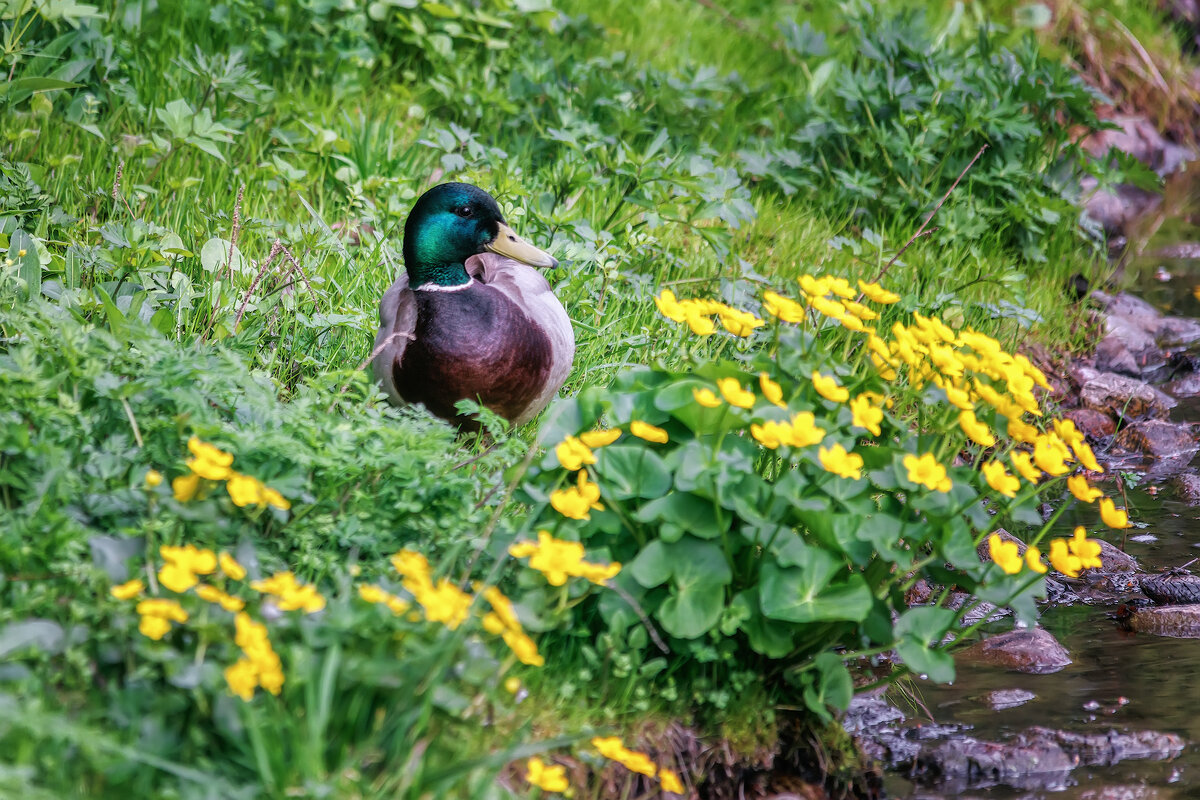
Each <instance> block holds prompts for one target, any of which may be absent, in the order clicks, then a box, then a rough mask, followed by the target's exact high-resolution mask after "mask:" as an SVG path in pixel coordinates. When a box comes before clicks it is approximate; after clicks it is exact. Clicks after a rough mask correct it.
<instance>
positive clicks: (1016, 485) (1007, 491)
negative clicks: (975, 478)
mask: <svg viewBox="0 0 1200 800" xmlns="http://www.w3.org/2000/svg"><path fill="white" fill-rule="evenodd" d="M982 472H983V477H984V479H985V480H986V481H987V483H988V486H990V487H992V488H993V489H995V490H996V491H997V492H999V493H1000V494H1002V495H1004V496H1005V497H1016V496H1017V489H1020V488H1021V481H1019V480H1017V477H1016V476H1015V475H1009V474H1008V473H1007V472H1006V471H1005V470H1004V465H1003V464H1001V463H1000V462H999V461H989V462H987V463H986V464H984V465H983V470H982Z"/></svg>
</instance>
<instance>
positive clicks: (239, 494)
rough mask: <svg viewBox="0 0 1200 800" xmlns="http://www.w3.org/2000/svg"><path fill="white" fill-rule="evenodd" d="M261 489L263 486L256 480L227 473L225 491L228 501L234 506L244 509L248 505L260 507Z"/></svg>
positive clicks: (247, 476)
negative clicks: (227, 494)
mask: <svg viewBox="0 0 1200 800" xmlns="http://www.w3.org/2000/svg"><path fill="white" fill-rule="evenodd" d="M262 488H263V485H262V484H261V483H259V481H258V479H257V478H252V477H250V476H249V475H243V474H241V473H240V472H232V471H229V472H228V480H227V481H226V482H225V489H226V491H228V492H229V499H230V500H232V501H233V504H234V505H235V506H239V507H242V508H244V507H246V506H248V505H262V503H263V497H262Z"/></svg>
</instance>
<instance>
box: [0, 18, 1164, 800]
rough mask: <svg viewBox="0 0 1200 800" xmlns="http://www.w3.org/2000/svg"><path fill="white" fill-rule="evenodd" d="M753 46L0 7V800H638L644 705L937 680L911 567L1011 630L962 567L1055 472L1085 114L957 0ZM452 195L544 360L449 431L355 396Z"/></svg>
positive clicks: (750, 34)
mask: <svg viewBox="0 0 1200 800" xmlns="http://www.w3.org/2000/svg"><path fill="white" fill-rule="evenodd" d="M722 13H724V14H726V15H729V17H728V18H725V17H723V16H722ZM795 13H796V8H795V7H794V6H781V7H780V8H768V9H758V4H751V3H749V2H744V3H740V2H739V3H732V4H729V5H727V6H726V7H725V9H723V10H721V9H719V10H716V11H714V10H712V9H711V8H708V7H707V6H702V5H699V4H685V3H683V2H682V1H681V0H658V2H651V3H649V4H646V3H627V2H625V0H569V1H563V2H558V3H554V4H552V3H551V2H550V0H485V1H484V2H469V3H468V2H458V0H448V1H447V2H421V3H418V2H416V1H415V0H382V1H381V2H371V3H349V2H347V3H318V2H305V3H295V4H262V3H257V2H250V0H227V2H223V3H219V4H215V5H214V4H211V3H202V2H199V1H198V0H181V2H175V3H162V4H154V3H147V2H143V0H119V1H118V2H115V3H112V4H109V7H106V8H104V9H101V8H99V7H96V6H91V5H87V4H79V3H59V2H39V1H38V0H6V1H5V0H0V34H2V35H0V41H2V42H3V45H2V47H0V69H3V71H4V74H5V76H6V77H7V78H8V80H7V82H6V83H4V84H3V85H0V252H4V253H6V254H7V255H6V257H5V258H4V259H3V262H2V263H3V269H2V270H0V387H3V396H4V397H5V399H6V408H5V409H4V410H3V411H0V415H2V416H3V423H4V424H3V425H2V426H0V437H2V439H0V659H2V661H3V663H0V707H3V709H4V713H3V714H0V720H2V721H0V752H3V753H5V755H4V756H3V758H2V759H0V788H2V789H3V791H4V793H6V794H12V795H14V796H23V797H31V798H33V797H62V796H97V797H107V796H130V795H133V796H171V797H186V798H198V797H222V798H232V797H259V796H269V797H282V796H289V797H298V796H299V797H308V796H312V797H317V796H330V795H333V796H343V795H346V796H362V797H389V798H392V797H424V796H470V797H503V796H535V794H533V793H536V792H538V791H539V790H538V789H536V788H533V787H534V786H540V787H541V790H542V791H544V792H547V793H548V792H552V791H562V790H564V789H565V788H566V785H567V784H568V783H569V784H571V785H572V786H573V787H574V791H575V793H576V796H589V793H590V794H591V795H599V794H600V793H601V792H602V791H603V790H602V789H601V788H600V787H601V786H606V787H608V789H609V790H612V787H614V786H617V787H623V788H620V789H619V790H620V791H627V792H633V791H635V787H636V790H637V791H649V790H654V791H657V790H660V789H661V790H663V791H667V792H672V791H676V792H681V791H684V790H685V789H687V788H689V787H694V786H696V785H697V784H698V783H699V782H701V781H703V779H704V777H705V776H704V775H701V774H696V773H695V772H694V771H693V765H690V764H688V763H678V762H676V761H675V760H674V758H673V757H671V756H669V755H668V754H667V753H666V752H665V751H664V752H663V753H657V752H656V753H654V754H653V757H650V756H648V755H646V754H643V753H642V752H640V751H639V749H638V747H637V746H636V742H634V741H633V739H632V738H631V737H632V735H633V733H634V732H635V730H636V729H637V728H638V727H639V726H640V725H642V724H643V723H645V722H646V721H647V720H650V721H651V724H653V721H654V720H661V719H665V718H668V717H672V718H676V719H682V720H684V721H685V722H687V723H689V724H693V725H696V726H697V727H699V728H700V729H701V730H702V731H705V732H710V731H715V730H717V729H718V728H719V727H720V726H721V725H723V724H725V725H727V726H728V725H737V724H738V720H739V719H760V718H761V717H762V716H764V715H769V714H770V711H771V709H773V708H774V707H775V705H776V704H777V703H781V702H782V703H784V704H786V705H789V706H797V705H803V706H805V707H806V708H807V709H808V711H809V713H810V714H811V715H812V717H813V718H814V719H817V720H820V719H830V718H831V715H832V713H833V712H835V711H836V710H837V709H838V708H842V707H844V706H845V704H846V702H848V700H849V698H850V695H851V692H852V690H853V678H852V676H851V673H850V672H849V671H848V670H847V667H846V664H847V663H850V664H851V666H853V665H854V663H855V662H856V660H857V659H865V658H871V657H875V656H878V655H879V654H882V653H886V652H889V651H892V650H893V649H894V650H896V651H897V652H898V653H899V655H900V657H901V658H902V660H903V662H904V665H905V667H903V668H907V669H911V670H913V671H917V672H921V673H925V674H928V675H929V676H930V677H931V678H933V679H935V680H946V679H948V678H950V677H951V676H952V675H953V662H952V659H951V657H950V656H949V655H948V654H947V652H946V651H947V650H948V649H949V647H950V645H952V643H953V641H954V640H958V639H961V638H963V637H965V636H968V635H969V634H970V633H971V631H972V628H971V627H963V626H962V625H961V624H960V623H961V620H962V617H963V615H964V613H965V609H959V610H958V611H955V610H951V609H950V608H948V607H945V606H943V605H941V604H940V603H939V604H937V605H932V606H926V607H919V608H914V609H907V608H906V606H905V604H904V601H903V595H904V590H905V589H906V587H907V586H909V585H910V584H911V583H913V582H915V581H916V580H918V579H920V578H922V577H924V578H928V579H930V580H932V581H933V582H935V583H937V584H939V585H947V586H948V585H951V584H957V585H959V586H963V587H966V588H969V589H971V590H972V591H973V592H974V593H975V595H976V596H977V597H979V598H980V599H982V600H987V601H989V602H993V603H998V604H1008V605H1011V606H1012V607H1013V608H1014V609H1015V610H1016V611H1017V613H1018V614H1019V615H1020V616H1022V617H1025V618H1030V617H1032V616H1033V615H1035V614H1036V609H1035V607H1034V605H1033V599H1034V597H1035V596H1036V595H1037V594H1038V591H1039V588H1040V585H1041V580H1040V575H1041V573H1042V572H1043V571H1045V570H1046V569H1047V567H1046V565H1045V564H1044V563H1043V562H1042V560H1041V559H1040V558H1039V554H1037V553H1036V551H1033V550H1031V551H1030V552H1033V553H1034V555H1030V556H1027V557H1026V559H1025V560H1022V559H1021V558H1020V557H1017V556H1015V554H1014V553H1013V552H1011V551H1010V550H1009V549H1008V548H1009V545H1007V544H1006V543H1005V542H1003V541H1002V540H1000V539H989V534H990V533H991V532H992V531H993V530H994V528H995V527H996V526H997V525H1000V524H1003V525H1005V526H1006V527H1008V528H1009V529H1010V530H1011V529H1014V528H1015V529H1018V530H1019V529H1022V527H1032V530H1031V531H1030V535H1029V536H1028V537H1027V538H1028V539H1029V540H1030V541H1031V543H1032V544H1033V545H1035V546H1037V545H1039V540H1040V539H1041V537H1042V536H1044V533H1045V530H1046V528H1047V526H1046V525H1044V524H1043V523H1042V520H1041V518H1040V516H1038V515H1037V514H1036V513H1034V509H1035V508H1036V505H1037V503H1038V501H1039V498H1041V499H1047V498H1048V499H1051V500H1057V499H1059V495H1061V494H1062V492H1061V487H1062V480H1065V479H1066V476H1067V474H1068V472H1069V471H1070V470H1071V469H1073V468H1074V464H1075V463H1081V464H1083V465H1085V466H1086V465H1088V464H1089V463H1090V461H1089V459H1090V451H1087V450H1086V445H1084V444H1082V440H1081V438H1079V436H1078V434H1077V432H1074V430H1073V428H1070V427H1068V426H1065V425H1063V424H1062V423H1060V422H1051V421H1049V419H1048V417H1042V416H1040V415H1041V414H1042V409H1041V407H1040V405H1039V401H1038V399H1037V398H1035V396H1034V387H1035V384H1037V383H1041V382H1043V381H1044V376H1043V375H1042V374H1041V372H1040V371H1039V370H1038V369H1037V367H1035V366H1034V365H1033V364H1031V363H1030V362H1029V361H1028V360H1025V359H1024V358H1023V357H1021V356H1019V355H1014V354H1013V352H1014V345H1015V344H1016V343H1017V342H1019V341H1021V340H1024V339H1027V338H1028V337H1030V336H1036V337H1038V338H1040V339H1042V340H1043V341H1047V342H1050V343H1053V344H1056V345H1059V346H1063V347H1072V346H1075V345H1078V344H1079V343H1080V342H1081V339H1082V335H1083V333H1082V325H1081V322H1082V320H1083V316H1082V311H1081V310H1080V309H1078V308H1076V307H1075V306H1073V305H1072V304H1071V301H1070V300H1069V299H1068V297H1067V295H1066V291H1067V279H1068V277H1069V276H1070V275H1072V274H1074V273H1077V272H1082V273H1084V274H1085V275H1088V276H1089V277H1092V278H1099V277H1102V275H1101V272H1102V270H1103V265H1102V264H1101V263H1100V262H1099V261H1098V260H1097V259H1096V257H1095V256H1096V253H1097V251H1098V248H1099V245H1100V244H1101V243H1100V241H1099V239H1098V238H1097V233H1096V231H1094V230H1093V229H1091V228H1090V227H1088V226H1087V225H1085V224H1082V223H1081V221H1080V219H1079V216H1078V211H1077V208H1076V206H1075V201H1076V199H1077V198H1075V197H1074V195H1073V187H1074V186H1076V184H1077V181H1078V179H1079V177H1080V176H1081V175H1082V174H1084V173H1093V174H1097V175H1100V176H1101V177H1104V178H1106V179H1112V178H1114V177H1118V173H1116V172H1114V171H1113V170H1112V168H1111V167H1110V166H1109V165H1107V164H1099V163H1095V162H1093V161H1091V160H1089V159H1088V158H1087V157H1086V156H1085V155H1084V154H1083V153H1082V152H1080V150H1079V149H1078V147H1077V146H1076V144H1075V143H1076V141H1077V138H1078V137H1077V136H1076V131H1075V128H1076V127H1082V128H1095V127H1097V126H1099V125H1100V124H1101V123H1100V120H1099V119H1098V118H1097V116H1096V114H1095V111H1094V105H1095V103H1096V102H1097V99H1098V98H1097V95H1096V93H1095V92H1094V91H1093V90H1091V89H1089V88H1087V86H1086V85H1085V84H1084V83H1083V82H1081V81H1080V79H1078V78H1077V77H1075V76H1074V75H1073V74H1072V73H1071V72H1070V71H1068V70H1067V69H1066V68H1065V67H1063V66H1062V65H1061V64H1060V63H1059V62H1058V61H1056V60H1051V59H1049V58H1047V57H1046V56H1045V54H1044V53H1043V51H1042V50H1040V49H1039V45H1038V44H1037V42H1036V41H1035V40H1034V39H1033V38H1032V36H1031V35H1030V34H1029V33H1028V32H1024V31H1005V30H994V29H993V28H991V27H989V26H988V25H986V24H985V20H983V19H982V18H980V19H975V20H964V17H963V14H962V13H961V11H960V10H959V9H957V8H953V9H948V10H947V12H946V13H945V14H942V13H932V14H930V15H928V16H926V15H925V14H922V13H920V12H918V11H916V10H899V11H895V10H891V11H887V12H885V11H881V10H875V9H872V8H870V7H868V6H867V5H866V4H860V3H848V4H846V5H845V6H843V7H839V8H837V9H833V8H830V9H829V10H827V11H822V12H820V14H818V15H816V16H814V17H812V18H809V19H801V18H799V17H794V16H792V15H793V14H795ZM1147 14H1148V12H1147ZM683 31H686V34H684V33H682V32H683ZM731 38H732V41H730V40H731ZM985 145H986V146H987V149H986V150H985V151H984V152H983V154H982V155H979V153H980V150H981V149H982V148H984V146H985ZM960 175H961V176H962V179H961V181H960V182H959V183H958V185H957V188H955V189H954V191H953V192H952V193H950V194H949V195H948V196H947V191H948V190H949V189H950V188H951V185H952V184H953V183H954V182H955V179H956V178H958V177H959V176H960ZM449 179H455V180H465V181H469V182H472V183H475V184H478V185H480V186H482V187H485V188H487V189H488V190H489V191H491V192H492V193H493V194H495V195H496V196H497V197H498V198H499V199H500V201H501V204H502V206H503V208H504V211H505V213H506V216H507V217H508V220H509V222H510V223H512V224H513V226H514V227H515V228H516V229H517V230H518V231H519V232H521V233H522V235H524V236H526V237H527V238H529V239H531V240H532V241H534V242H536V243H538V244H539V245H541V246H546V247H547V248H548V249H549V250H551V251H552V252H554V254H555V255H556V256H557V257H558V258H559V259H560V261H561V262H562V265H561V266H560V267H559V268H558V269H557V270H556V271H555V272H553V273H552V274H551V275H550V277H551V280H552V283H553V284H554V286H555V289H556V292H557V294H558V295H559V297H560V298H561V299H562V301H563V303H564V305H565V306H566V307H567V309H568V310H569V312H570V313H571V316H572V319H573V322H574V324H575V330H576V335H577V338H578V341H579V348H578V353H577V356H576V365H575V370H574V373H573V375H572V378H571V379H570V381H569V383H568V385H567V387H566V388H565V389H564V395H565V396H566V398H565V399H563V400H561V401H559V402H558V403H557V404H556V405H555V406H553V407H552V408H551V409H550V410H549V411H548V412H547V413H546V414H545V415H543V418H542V419H541V420H537V421H535V422H533V423H531V424H530V425H529V426H527V427H526V428H525V429H523V430H518V431H505V430H504V429H503V427H502V425H501V424H499V423H498V422H497V421H496V420H495V419H489V420H488V421H487V422H488V424H487V426H486V427H487V430H488V434H487V436H486V437H480V438H478V439H470V440H468V439H456V437H455V434H454V432H453V431H452V430H451V429H449V428H448V427H446V426H445V425H444V424H442V423H440V422H438V421H436V420H434V419H432V418H430V417H428V416H427V415H425V414H424V413H423V412H421V411H419V410H413V409H406V410H396V409H392V408H390V407H389V406H388V405H387V404H386V402H385V401H384V398H383V397H382V396H381V395H380V394H379V392H378V391H377V389H376V387H374V386H373V385H372V383H371V381H370V379H369V378H368V375H367V372H366V371H365V370H364V365H365V363H366V361H367V360H368V357H369V354H370V347H371V340H372V337H373V335H374V330H375V324H376V310H375V309H376V303H377V302H378V298H379V297H380V296H381V294H382V292H383V290H384V289H385V288H386V286H387V285H388V284H389V283H390V282H391V280H392V279H393V277H394V275H395V273H396V271H397V270H398V269H400V268H401V267H402V265H401V259H400V256H399V253H400V237H401V231H402V225H403V221H404V218H405V215H406V213H407V210H408V208H409V206H410V205H411V202H412V201H413V199H415V197H416V196H417V195H418V194H419V193H420V192H421V191H423V190H424V189H425V188H427V187H428V186H429V185H430V184H432V183H435V182H438V181H440V180H449ZM943 201H944V204H943V205H941V206H940V207H939V203H943ZM935 208H936V209H937V215H936V217H934V218H933V219H932V220H929V219H928V217H929V215H930V213H931V212H933V211H934V210H935ZM926 223H928V225H926ZM918 229H921V230H922V231H923V233H924V234H927V235H923V236H921V237H920V238H917V239H916V240H915V241H910V237H912V236H913V235H914V234H915V233H917V232H918ZM906 243H909V244H907V245H906ZM797 279H799V281H800V282H799V284H797ZM847 279H848V280H847ZM860 279H861V281H862V282H861V283H859V282H858V281H859V280H860ZM880 284H882V286H881V285H880ZM798 286H799V289H798V288H797V287H798ZM884 287H890V288H891V289H893V290H896V293H895V294H892V293H891V292H889V291H887V288H884ZM899 287H903V291H899ZM677 295H678V297H677ZM680 297H683V298H687V299H682V300H681V299H679V298H680ZM714 318H715V320H716V321H719V322H720V323H721V327H720V328H718V327H717V326H716V324H715V321H714ZM747 387H750V388H747ZM968 410H969V411H970V414H971V416H969V417H968V416H967V413H968ZM610 439H611V441H608V440H610ZM489 444H490V445H492V446H490V447H489ZM564 468H566V469H564ZM1014 472H1015V473H1016V474H1015V475H1014V474H1012V473H1014ZM1043 473H1045V475H1044V474H1043ZM1017 475H1020V476H1021V477H1022V478H1023V480H1018V478H1017V477H1016V476H1017ZM1047 475H1048V476H1049V477H1046V476H1047ZM1060 479H1061V480H1060ZM1071 481H1072V483H1071V485H1070V489H1071V493H1072V494H1073V495H1074V496H1075V497H1077V498H1079V500H1080V501H1081V502H1092V501H1094V500H1095V499H1096V498H1095V497H1094V496H1093V495H1094V490H1091V489H1090V487H1088V486H1087V484H1086V479H1085V478H1083V477H1080V475H1075V476H1074V477H1072V478H1071ZM981 500H986V504H984V503H981ZM1065 507H1066V506H1065V505H1061V506H1060V510H1061V508H1065ZM1102 511H1103V513H1104V522H1106V523H1107V524H1109V525H1114V526H1117V527H1120V526H1121V525H1123V524H1125V520H1124V519H1123V518H1122V514H1121V513H1120V512H1119V511H1114V510H1113V509H1112V507H1111V504H1109V505H1108V506H1102ZM1039 531H1040V533H1039ZM988 541H990V548H991V551H992V554H993V557H994V562H995V563H991V564H983V563H980V562H979V560H978V559H977V558H976V556H975V548H976V546H978V545H981V544H983V543H984V542H988ZM1042 546H1043V547H1044V548H1046V549H1047V557H1048V560H1049V562H1050V564H1051V565H1052V566H1053V567H1055V568H1056V569H1059V570H1062V571H1066V572H1072V571H1077V570H1078V569H1079V568H1080V566H1081V565H1082V564H1084V563H1086V562H1087V561H1088V560H1089V559H1092V558H1094V555H1095V554H1094V547H1095V545H1094V543H1092V542H1089V541H1088V539H1087V535H1086V533H1082V532H1081V533H1080V534H1078V535H1077V536H1076V537H1075V538H1074V539H1073V540H1071V541H1070V542H1066V541H1062V540H1059V542H1058V543H1057V544H1053V543H1052V544H1050V545H1048V546H1046V545H1044V544H1043V545H1042ZM943 599H944V597H943ZM892 612H897V613H898V614H899V616H898V618H896V619H893V617H892ZM947 636H948V637H949V638H948V639H947ZM903 668H897V670H896V672H894V673H893V675H895V674H900V672H901V670H902V669H903ZM530 695H532V697H531V696H530ZM759 712H761V713H759ZM739 715H740V716H739ZM727 730H728V727H727ZM751 733H752V735H754V734H758V733H760V732H758V731H752V732H751ZM514 763H517V764H519V766H518V767H517V768H508V765H510V764H514ZM564 766H571V767H572V770H571V776H570V780H568V777H567V775H566V772H565V770H564V769H563V767H564ZM602 773H603V774H604V775H607V776H608V777H606V778H604V779H603V780H601V779H599V778H596V777H592V778H589V777H588V776H589V774H590V775H592V776H597V775H600V774H602ZM497 776H502V778H501V780H499V781H498V780H497ZM610 793H611V792H610Z"/></svg>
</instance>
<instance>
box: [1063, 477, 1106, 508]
mask: <svg viewBox="0 0 1200 800" xmlns="http://www.w3.org/2000/svg"><path fill="white" fill-rule="evenodd" d="M1067 488H1068V489H1070V490H1071V494H1073V495H1075V499H1076V500H1081V501H1083V502H1084V503H1094V502H1096V500H1097V499H1098V498H1100V497H1103V496H1104V492H1102V491H1100V490H1099V489H1097V488H1095V487H1093V486H1091V485H1090V484H1089V483H1088V481H1087V476H1085V475H1084V474H1083V473H1082V472H1081V473H1079V474H1078V475H1072V476H1071V477H1069V478H1067Z"/></svg>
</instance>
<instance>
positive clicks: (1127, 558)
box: [1084, 539, 1138, 574]
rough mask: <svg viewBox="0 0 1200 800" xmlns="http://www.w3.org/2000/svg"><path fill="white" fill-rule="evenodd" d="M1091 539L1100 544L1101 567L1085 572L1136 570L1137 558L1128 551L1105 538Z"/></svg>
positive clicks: (1085, 571)
mask: <svg viewBox="0 0 1200 800" xmlns="http://www.w3.org/2000/svg"><path fill="white" fill-rule="evenodd" d="M1090 541H1093V542H1098V543H1099V544H1100V564H1101V566H1100V568H1099V569H1098V570H1096V569H1089V570H1084V573H1085V574H1087V573H1091V572H1098V571H1099V572H1136V571H1137V568H1138V562H1137V559H1136V558H1134V557H1133V556H1131V555H1129V554H1128V553H1126V552H1125V551H1124V550H1122V549H1121V548H1119V547H1117V546H1116V545H1113V544H1109V543H1108V542H1106V541H1104V540H1103V539H1091V540H1090Z"/></svg>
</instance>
